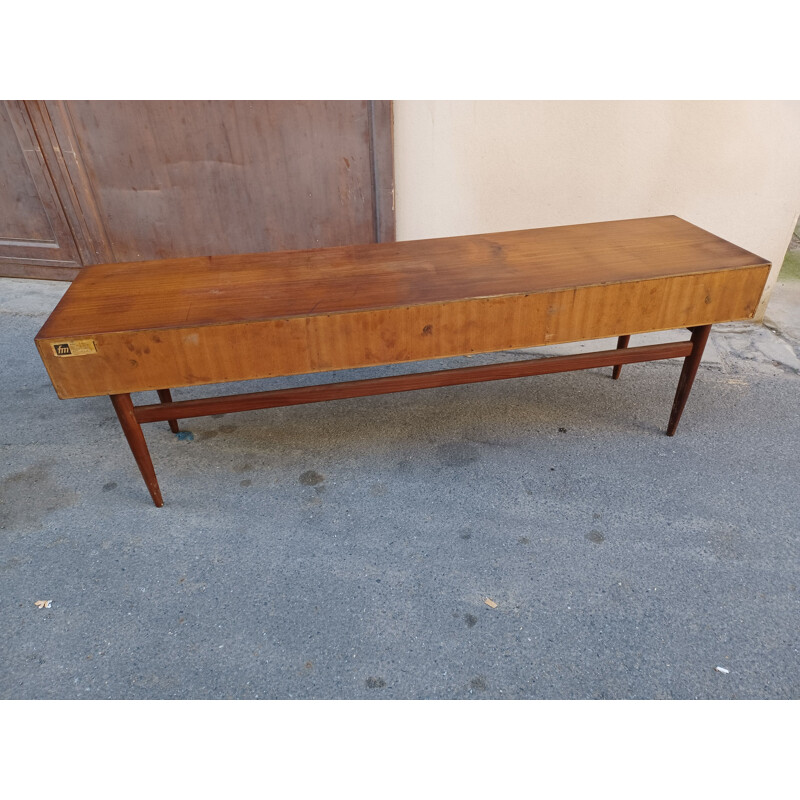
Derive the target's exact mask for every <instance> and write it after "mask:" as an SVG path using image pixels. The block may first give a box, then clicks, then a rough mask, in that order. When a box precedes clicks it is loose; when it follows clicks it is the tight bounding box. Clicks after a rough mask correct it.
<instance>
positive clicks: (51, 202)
mask: <svg viewBox="0 0 800 800" xmlns="http://www.w3.org/2000/svg"><path fill="white" fill-rule="evenodd" d="M47 149H48V143H47V142H46V143H45V145H44V147H43V146H42V145H41V144H40V141H39V137H38V136H37V132H36V131H35V130H34V127H33V123H32V120H31V117H30V115H29V112H28V109H27V107H26V104H25V103H23V102H20V101H14V102H12V101H4V102H0V275H5V276H12V277H51V278H57V279H64V278H68V279H69V278H72V277H74V275H75V274H76V273H77V268H78V267H80V266H81V265H82V260H81V257H80V254H79V252H78V247H77V244H76V242H75V239H74V237H73V234H72V231H71V229H70V225H69V222H68V221H67V215H66V213H65V209H64V207H63V205H62V202H61V199H60V198H59V194H58V192H57V190H56V186H55V184H54V181H53V176H52V175H51V173H50V170H49V169H48V164H47V162H46V160H45V158H46V156H47Z"/></svg>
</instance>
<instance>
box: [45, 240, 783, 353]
mask: <svg viewBox="0 0 800 800" xmlns="http://www.w3.org/2000/svg"><path fill="white" fill-rule="evenodd" d="M745 252H749V251H745ZM752 255H753V256H754V257H755V258H756V259H758V261H757V262H756V263H753V264H746V265H739V266H730V267H724V266H723V267H717V268H715V269H710V270H703V271H701V272H680V273H675V274H673V275H664V276H662V277H652V278H646V279H636V280H618V281H596V282H594V283H581V284H572V285H566V286H557V287H551V288H549V289H546V290H544V291H534V290H531V291H529V292H508V293H504V294H487V295H475V296H470V297H460V298H456V299H451V300H439V301H432V302H427V303H413V304H401V305H398V306H393V305H371V306H363V307H360V308H351V309H342V310H338V311H326V312H324V313H320V314H286V315H281V316H265V317H257V318H254V319H229V320H224V321H220V322H208V323H190V322H184V323H181V324H174V325H159V326H153V327H147V328H121V329H109V330H84V329H81V330H75V331H72V332H69V333H50V332H49V331H46V328H47V326H48V324H49V323H50V320H51V318H52V314H51V317H50V318H48V319H47V321H46V322H45V323H44V325H43V326H42V327H41V328H40V329H39V332H38V333H37V334H36V336H35V337H34V341H36V342H39V341H42V342H47V341H50V340H53V339H65V338H70V339H74V338H77V337H83V336H86V337H90V336H97V335H101V334H124V333H147V332H150V331H152V332H154V333H155V332H158V331H164V330H180V329H181V328H196V327H201V328H213V327H218V326H225V325H244V324H247V323H259V322H269V321H278V320H289V319H302V318H309V319H311V318H313V317H331V316H337V315H340V314H358V313H362V312H363V313H368V312H370V311H381V310H383V309H387V308H419V307H421V306H426V305H436V306H439V305H447V304H451V303H466V302H470V301H473V300H490V299H493V298H500V297H526V296H528V295H530V294H541V295H545V294H553V293H556V292H565V291H569V290H570V289H588V288H591V287H593V286H613V285H617V284H624V283H637V282H639V281H640V280H672V279H674V278H684V277H690V276H700V275H712V274H715V273H718V272H733V271H738V270H746V269H759V268H764V267H766V268H771V267H772V263H771V262H769V261H767V260H765V259H762V258H761V257H760V256H757V255H755V254H752ZM57 308H58V306H56V308H55V309H54V310H53V313H55V310H56V309H57Z"/></svg>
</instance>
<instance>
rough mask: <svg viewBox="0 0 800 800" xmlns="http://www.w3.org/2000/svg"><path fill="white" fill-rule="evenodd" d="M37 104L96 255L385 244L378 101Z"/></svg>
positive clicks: (386, 170)
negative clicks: (62, 157) (59, 148)
mask: <svg viewBox="0 0 800 800" xmlns="http://www.w3.org/2000/svg"><path fill="white" fill-rule="evenodd" d="M47 106H48V110H49V113H50V116H51V118H52V119H53V124H54V126H55V130H56V133H57V136H58V138H59V140H60V141H62V142H67V141H69V147H70V148H72V150H73V151H74V153H75V158H74V159H69V160H67V162H66V163H67V166H68V169H69V170H70V175H71V179H72V181H73V185H74V186H75V188H76V191H77V193H78V197H79V201H80V206H81V208H82V210H83V213H84V214H86V215H87V216H88V217H91V219H89V220H88V223H87V229H88V230H90V231H91V232H93V236H94V240H95V242H94V244H95V247H94V250H95V251H96V252H97V253H98V254H100V256H101V257H99V258H98V260H108V261H139V260H146V259H155V258H170V257H180V256H200V255H219V254H226V253H247V252H260V251H268V250H288V249H302V248H309V247H325V246H333V245H341V244H351V243H366V242H374V241H379V240H381V239H386V238H391V239H393V238H394V214H393V211H392V210H391V206H389V205H387V197H390V196H391V191H392V187H391V181H392V170H391V161H390V162H389V164H388V165H387V164H386V155H387V153H388V156H389V159H391V127H390V126H391V111H390V104H389V103H387V102H378V103H371V102H368V101H258V102H248V101H208V102H206V101H174V102H173V101H102V102H98V101H69V102H65V103H48V104H47ZM377 128H380V129H379V130H377ZM376 142H377V144H376ZM387 142H388V150H387Z"/></svg>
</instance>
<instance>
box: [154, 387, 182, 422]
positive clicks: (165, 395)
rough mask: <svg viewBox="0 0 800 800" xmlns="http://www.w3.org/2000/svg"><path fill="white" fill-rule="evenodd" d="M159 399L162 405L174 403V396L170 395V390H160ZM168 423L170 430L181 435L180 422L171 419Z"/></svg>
mask: <svg viewBox="0 0 800 800" xmlns="http://www.w3.org/2000/svg"><path fill="white" fill-rule="evenodd" d="M158 399H159V400H160V401H161V402H162V403H171V402H172V395H171V394H170V391H169V389H159V390H158ZM167 422H169V429H170V430H171V431H172V432H173V433H180V430H179V429H178V420H176V419H169V420H167Z"/></svg>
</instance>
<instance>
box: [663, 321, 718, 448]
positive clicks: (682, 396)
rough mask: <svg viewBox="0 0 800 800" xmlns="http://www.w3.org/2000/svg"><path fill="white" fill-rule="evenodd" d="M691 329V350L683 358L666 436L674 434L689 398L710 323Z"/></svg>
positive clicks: (709, 330) (709, 329)
mask: <svg viewBox="0 0 800 800" xmlns="http://www.w3.org/2000/svg"><path fill="white" fill-rule="evenodd" d="M690 330H691V331H692V352H691V353H689V355H688V356H686V358H685V359H684V362H683V370H682V371H681V377H680V379H679V380H678V391H677V392H675V401H674V402H673V404H672V414H671V415H670V418H669V425H668V426H667V436H674V435H675V430H676V429H677V427H678V422H680V419H681V414H682V413H683V407H684V406H685V405H686V401H687V400H688V399H689V392H690V391H691V390H692V384H693V383H694V376H695V375H697V368H698V367H699V366H700V359H701V358H702V357H703V350H705V347H706V342H707V341H708V334H709V333H710V332H711V326H710V325H698V326H697V327H696V328H690Z"/></svg>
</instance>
